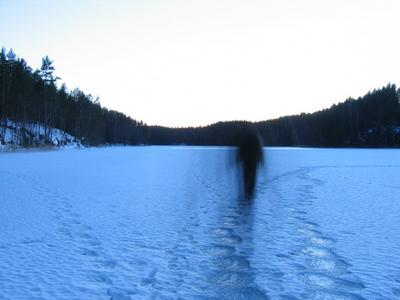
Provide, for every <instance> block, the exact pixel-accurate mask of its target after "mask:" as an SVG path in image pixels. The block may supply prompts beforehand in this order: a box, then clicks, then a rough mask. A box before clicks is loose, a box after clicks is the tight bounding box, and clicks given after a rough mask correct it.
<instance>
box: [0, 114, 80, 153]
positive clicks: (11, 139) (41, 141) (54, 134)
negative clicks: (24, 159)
mask: <svg viewBox="0 0 400 300" xmlns="http://www.w3.org/2000/svg"><path fill="white" fill-rule="evenodd" d="M45 135H46V131H45V127H44V126H43V124H41V123H22V122H14V121H12V120H5V119H4V120H1V122H0V150H2V149H3V150H4V149H15V148H23V147H40V146H54V147H63V148H65V147H68V148H76V147H82V144H81V142H80V141H79V140H78V139H77V138H75V137H73V136H72V135H70V134H68V133H66V132H64V131H62V130H60V129H57V128H49V129H48V132H47V135H48V138H47V139H46V138H45Z"/></svg>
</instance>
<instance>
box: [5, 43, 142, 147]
mask: <svg viewBox="0 0 400 300" xmlns="http://www.w3.org/2000/svg"><path fill="white" fill-rule="evenodd" d="M59 79H60V78H59V77H57V76H56V75H55V68H54V65H53V61H52V60H51V59H50V58H49V57H47V56H46V57H44V58H43V59H42V65H41V67H40V69H37V70H33V69H32V68H31V67H30V66H28V65H27V63H26V61H25V60H24V59H22V58H18V57H17V55H16V54H15V53H14V52H13V50H12V49H10V50H8V51H7V50H6V49H5V48H2V49H1V51H0V101H1V102H0V122H1V124H0V125H2V126H1V128H2V129H3V130H4V129H5V128H6V127H7V126H8V125H7V122H8V120H13V121H17V122H22V124H31V123H41V124H42V126H44V128H45V132H44V137H43V139H44V140H45V141H50V140H51V136H50V135H51V130H50V128H58V129H61V130H63V131H65V132H66V133H69V134H71V135H73V136H75V137H76V138H77V139H79V140H81V141H82V142H83V143H84V144H86V145H102V144H138V143H143V141H144V137H143V133H144V132H145V126H144V124H143V123H142V122H139V121H136V120H134V119H132V118H130V117H128V116H126V115H124V114H123V113H120V112H117V111H114V110H108V109H107V108H105V107H101V105H100V102H99V99H98V98H94V97H93V96H92V95H90V94H85V93H84V92H83V91H81V90H80V89H74V90H72V91H68V90H67V87H66V85H65V84H62V85H61V86H60V87H58V86H57V84H56V82H57V81H58V80H59ZM37 130H38V131H39V130H40V126H37ZM38 134H39V133H38ZM24 143H25V145H24V146H34V145H30V144H31V143H32V141H31V140H30V139H26V140H25V142H24Z"/></svg>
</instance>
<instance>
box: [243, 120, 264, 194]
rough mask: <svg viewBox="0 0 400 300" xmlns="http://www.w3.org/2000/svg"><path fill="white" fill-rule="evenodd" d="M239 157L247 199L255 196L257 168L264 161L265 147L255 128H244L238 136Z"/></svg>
mask: <svg viewBox="0 0 400 300" xmlns="http://www.w3.org/2000/svg"><path fill="white" fill-rule="evenodd" d="M237 146H238V153H237V158H238V160H239V162H240V163H241V165H242V172H243V184H244V193H245V196H246V198H247V200H251V199H253V197H254V187H255V183H256V178H257V168H258V165H259V164H260V163H262V162H263V149H262V142H261V139H260V136H259V134H258V132H257V130H256V129H255V128H252V127H250V126H248V127H246V128H244V129H243V130H241V132H240V133H239V136H238V138H237Z"/></svg>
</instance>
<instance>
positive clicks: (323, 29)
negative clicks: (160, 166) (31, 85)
mask: <svg viewBox="0 0 400 300" xmlns="http://www.w3.org/2000/svg"><path fill="white" fill-rule="evenodd" d="M399 11H400V1H397V0H379V1H378V0H326V1H324V0H263V1H260V0H246V1H237V0H229V1H221V0H199V1H192V0H171V1H168V0H164V1H155V0H154V1H153V0H150V1H117V0H114V1H89V0H86V1H83V0H80V1H76V0H70V1H49V0H25V1H24V0H20V1H14V0H9V1H6V0H0V28H1V35H0V45H1V46H5V47H7V48H13V49H14V51H15V52H16V53H17V54H18V55H19V56H21V57H23V58H25V59H26V60H27V61H28V63H29V64H30V65H31V66H33V67H39V65H40V61H41V58H42V57H43V56H45V55H49V56H50V58H51V59H53V60H54V62H55V67H56V73H57V75H58V76H60V77H62V81H64V82H66V83H67V86H68V88H70V89H72V88H75V87H79V88H81V89H82V90H84V91H85V92H86V93H91V94H93V95H94V96H99V97H100V100H101V103H102V105H104V106H106V107H109V108H112V109H116V110H119V111H121V112H124V113H125V114H128V115H130V116H132V117H133V118H136V119H141V120H144V121H145V122H147V123H149V124H161V125H170V126H184V125H204V124H208V123H211V122H215V121H218V120H233V119H246V120H251V121H257V120H265V119H270V118H275V117H279V116H283V115H288V114H294V113H300V112H312V111H315V110H318V109H321V108H325V107H329V106H330V105H332V104H333V103H337V102H341V101H344V100H345V99H346V98H347V97H349V96H352V97H357V96H361V95H363V94H364V93H366V92H367V91H368V90H370V89H373V88H377V87H381V86H382V85H386V84H387V83H388V82H392V83H396V84H399V83H400V59H399V57H400V40H399V38H398V36H399V28H400V18H399V17H398V13H399Z"/></svg>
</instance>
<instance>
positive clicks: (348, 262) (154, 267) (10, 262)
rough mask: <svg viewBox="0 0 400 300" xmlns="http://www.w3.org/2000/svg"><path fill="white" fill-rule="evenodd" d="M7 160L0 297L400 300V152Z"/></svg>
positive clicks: (208, 152) (188, 150) (139, 153)
mask: <svg viewBox="0 0 400 300" xmlns="http://www.w3.org/2000/svg"><path fill="white" fill-rule="evenodd" d="M265 157H266V165H265V166H264V167H263V169H262V170H261V175H260V177H259V181H258V184H257V197H256V198H255V199H254V201H253V202H252V203H248V202H246V201H243V200H241V198H240V196H239V195H240V191H239V190H240V189H239V188H238V186H237V183H238V182H239V178H238V173H237V168H236V166H235V164H234V153H233V151H232V150H228V149H224V148H194V147H136V148H135V147H124V148H117V147H115V148H112V147H111V148H104V149H83V150H68V151H54V152H31V153H6V154H4V153H3V154H0V165H1V169H0V179H1V180H0V190H1V194H0V232H1V235H0V299H113V300H117V299H118V300H120V299H178V298H179V299H205V298H207V299H267V298H270V299H398V298H399V297H400V279H399V278H400V269H399V266H400V235H399V232H400V222H399V220H400V201H399V194H400V177H399V176H398V174H400V165H399V162H400V152H399V151H398V150H351V149H347V150H332V149H318V150H317V149H285V148H273V149H267V150H265Z"/></svg>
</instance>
